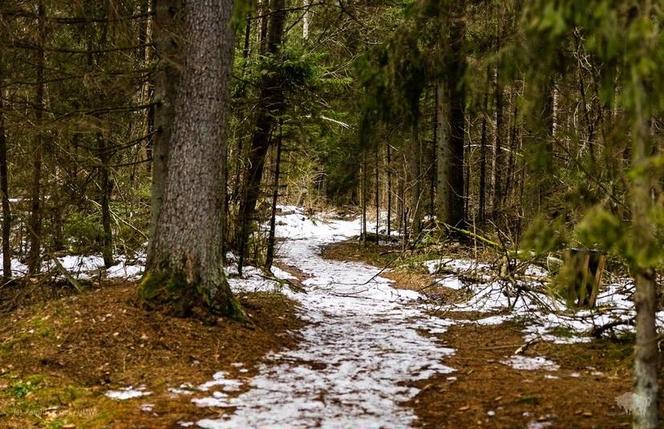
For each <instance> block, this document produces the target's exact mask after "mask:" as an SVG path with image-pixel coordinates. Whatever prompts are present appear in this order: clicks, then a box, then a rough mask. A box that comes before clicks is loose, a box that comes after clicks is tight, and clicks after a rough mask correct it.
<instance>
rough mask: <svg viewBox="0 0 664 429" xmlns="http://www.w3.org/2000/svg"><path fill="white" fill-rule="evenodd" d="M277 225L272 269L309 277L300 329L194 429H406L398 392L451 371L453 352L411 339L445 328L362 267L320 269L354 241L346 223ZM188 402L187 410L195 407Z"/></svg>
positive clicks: (412, 296) (216, 398) (287, 221)
mask: <svg viewBox="0 0 664 429" xmlns="http://www.w3.org/2000/svg"><path fill="white" fill-rule="evenodd" d="M288 209H289V210H291V211H292V212H293V213H292V214H289V215H285V216H281V217H280V218H279V220H280V224H279V226H278V228H277V233H278V234H279V236H281V237H284V238H287V239H288V240H287V241H286V242H285V243H284V244H283V246H282V247H281V250H280V251H281V257H282V260H283V261H284V262H285V263H286V264H289V265H293V266H296V267H297V268H298V269H300V270H301V271H303V272H304V273H306V274H307V275H310V276H311V277H310V278H308V279H307V280H305V281H304V285H305V286H306V288H307V291H306V293H301V294H294V295H292V296H293V297H295V298H296V299H298V300H299V301H300V302H301V303H302V315H301V317H302V318H303V319H305V320H306V321H308V322H309V324H308V326H307V327H306V328H305V329H304V330H303V331H302V332H301V335H302V341H301V343H300V345H299V348H298V349H297V350H290V351H284V352H281V353H277V354H273V355H271V356H269V357H268V359H267V362H266V363H265V364H263V365H262V366H261V367H260V368H259V374H258V375H257V376H256V377H255V378H253V379H251V380H250V381H248V384H249V390H248V391H247V392H245V393H243V394H241V395H240V396H238V397H235V398H227V397H226V395H224V394H223V393H222V392H214V393H213V395H212V396H211V397H209V398H207V399H208V400H207V401H203V402H202V403H203V404H210V405H214V406H218V407H235V408H236V409H235V412H234V413H233V414H231V415H227V416H222V417H220V418H216V419H215V418H212V419H204V420H201V421H199V422H197V425H198V426H199V427H202V428H210V429H220V428H310V427H321V428H363V429H370V428H407V427H410V426H411V425H412V424H413V422H414V420H415V415H414V414H413V411H412V410H411V409H409V408H406V407H404V406H402V405H401V403H402V402H404V401H407V400H409V399H410V398H412V397H413V396H414V395H415V394H416V393H417V389H415V388H413V387H408V386H407V385H406V383H408V382H409V381H413V380H422V379H427V378H429V377H431V376H432V375H434V374H440V373H449V372H452V371H453V370H452V369H451V368H449V367H447V366H445V365H444V364H443V363H442V359H444V358H445V357H446V356H449V355H450V354H452V353H453V350H451V349H448V348H444V347H442V346H441V345H440V344H439V343H438V342H437V341H436V340H435V339H434V338H431V337H430V336H424V335H421V334H420V333H419V332H418V330H425V331H429V332H430V333H442V332H444V331H445V329H446V327H447V326H449V325H450V324H451V322H450V321H447V320H443V319H439V318H434V317H430V316H428V315H427V314H426V313H425V312H424V311H423V309H422V307H420V306H419V305H418V304H417V299H418V298H419V295H418V294H417V293H415V292H412V291H403V290H397V289H394V288H392V287H391V286H390V281H389V280H387V279H384V278H382V277H379V276H376V275H377V273H378V269H377V268H375V267H370V266H367V265H364V264H359V263H352V262H340V261H330V260H324V259H323V258H322V257H321V256H320V248H321V246H323V245H325V244H328V243H331V242H334V241H338V240H345V239H347V238H349V237H351V236H353V235H355V234H356V233H357V231H358V230H359V225H358V223H357V222H355V221H352V222H351V221H341V220H335V221H330V222H319V223H315V222H313V221H311V220H310V219H308V218H305V217H304V216H303V215H302V212H301V211H299V209H295V208H288ZM201 399H205V398H197V399H195V400H196V401H198V402H197V403H201Z"/></svg>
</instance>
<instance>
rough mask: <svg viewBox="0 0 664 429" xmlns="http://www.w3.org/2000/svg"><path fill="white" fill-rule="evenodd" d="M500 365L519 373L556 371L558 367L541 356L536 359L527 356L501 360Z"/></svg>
mask: <svg viewBox="0 0 664 429" xmlns="http://www.w3.org/2000/svg"><path fill="white" fill-rule="evenodd" d="M500 363H502V364H505V365H507V366H511V367H512V368H514V369H518V370H520V371H535V370H540V369H541V370H544V371H558V369H560V367H559V366H558V364H557V363H555V362H553V361H551V360H548V359H547V358H545V357H543V356H537V357H528V356H518V355H517V356H512V357H511V358H509V359H506V360H502V361H500Z"/></svg>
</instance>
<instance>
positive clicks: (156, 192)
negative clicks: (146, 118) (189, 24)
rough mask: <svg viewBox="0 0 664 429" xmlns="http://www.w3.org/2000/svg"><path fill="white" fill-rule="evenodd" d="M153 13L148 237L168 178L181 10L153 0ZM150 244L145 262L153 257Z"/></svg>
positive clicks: (176, 2) (172, 2)
mask: <svg viewBox="0 0 664 429" xmlns="http://www.w3.org/2000/svg"><path fill="white" fill-rule="evenodd" d="M155 3H156V4H155V5H154V7H155V16H154V19H153V20H152V24H153V28H152V34H153V37H154V41H155V46H156V48H155V51H156V52H155V54H156V56H157V58H158V59H159V62H158V68H157V73H156V76H155V79H154V99H155V108H154V112H153V115H154V117H153V120H154V125H153V126H154V129H155V133H154V136H153V137H152V142H151V143H152V145H151V146H152V149H151V150H152V193H151V208H152V212H151V218H150V236H151V237H153V236H154V234H155V231H156V228H157V222H158V220H159V213H160V211H161V207H162V204H163V201H164V192H165V189H166V185H167V183H166V182H167V180H168V158H169V147H170V141H171V134H172V132H173V130H172V128H173V123H174V120H175V99H174V98H175V96H176V93H177V88H178V84H179V79H180V70H179V67H180V63H181V58H180V49H181V48H182V47H181V46H180V45H181V41H180V40H179V39H178V32H179V31H180V24H181V22H180V21H181V20H182V14H183V10H182V8H181V6H180V4H181V1H180V0H155ZM151 249H152V248H151V247H150V248H149V249H148V255H147V256H148V257H147V262H148V265H150V263H151V262H150V261H151V260H152V252H151Z"/></svg>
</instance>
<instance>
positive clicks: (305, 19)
mask: <svg viewBox="0 0 664 429" xmlns="http://www.w3.org/2000/svg"><path fill="white" fill-rule="evenodd" d="M302 7H303V8H304V13H303V15H302V38H303V39H304V40H309V24H310V20H311V11H310V10H309V9H310V8H311V0H302Z"/></svg>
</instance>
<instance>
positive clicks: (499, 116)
mask: <svg viewBox="0 0 664 429" xmlns="http://www.w3.org/2000/svg"><path fill="white" fill-rule="evenodd" d="M494 79H495V83H494V89H495V93H494V96H495V103H496V122H495V125H496V129H495V135H494V144H493V171H492V175H491V185H492V186H491V187H492V189H493V192H492V194H491V212H492V216H493V217H496V216H498V213H499V212H500V209H501V207H500V204H501V202H502V201H503V184H502V180H503V167H504V164H505V161H504V158H505V157H504V151H503V122H504V120H503V117H504V114H503V110H504V106H503V87H502V85H501V83H500V72H499V66H496V69H495V74H494Z"/></svg>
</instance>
